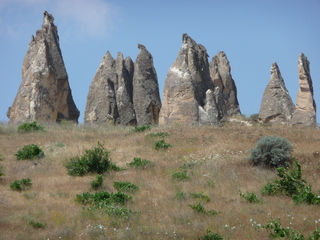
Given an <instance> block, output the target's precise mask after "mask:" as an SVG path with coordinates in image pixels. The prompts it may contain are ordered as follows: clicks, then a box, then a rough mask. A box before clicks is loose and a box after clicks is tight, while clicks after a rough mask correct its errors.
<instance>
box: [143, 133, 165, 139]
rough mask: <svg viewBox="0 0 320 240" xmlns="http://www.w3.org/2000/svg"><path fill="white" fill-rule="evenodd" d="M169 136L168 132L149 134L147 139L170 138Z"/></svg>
mask: <svg viewBox="0 0 320 240" xmlns="http://www.w3.org/2000/svg"><path fill="white" fill-rule="evenodd" d="M168 136H169V133H167V132H157V133H149V134H148V135H147V137H161V138H164V137H168Z"/></svg>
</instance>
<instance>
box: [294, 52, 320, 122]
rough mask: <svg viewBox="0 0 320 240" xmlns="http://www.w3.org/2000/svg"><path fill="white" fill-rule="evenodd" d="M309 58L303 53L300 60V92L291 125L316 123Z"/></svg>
mask: <svg viewBox="0 0 320 240" xmlns="http://www.w3.org/2000/svg"><path fill="white" fill-rule="evenodd" d="M309 64H310V63H309V61H308V59H307V57H306V56H305V55H304V54H303V53H301V54H300V55H299V59H298V74H299V86H300V87H299V90H298V94H297V99H296V107H295V110H294V112H293V115H292V119H291V124H293V125H296V124H301V125H305V126H312V125H315V124H316V123H317V121H316V103H315V100H314V97H313V86H312V79H311V75H310V67H309Z"/></svg>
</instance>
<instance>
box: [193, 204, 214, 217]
mask: <svg viewBox="0 0 320 240" xmlns="http://www.w3.org/2000/svg"><path fill="white" fill-rule="evenodd" d="M189 207H191V208H192V209H193V210H194V211H195V212H197V213H204V214H209V215H217V214H219V213H220V212H217V211H215V210H209V211H206V209H205V207H204V206H203V205H202V204H201V203H195V204H193V205H189Z"/></svg>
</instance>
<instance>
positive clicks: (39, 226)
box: [29, 220, 47, 229]
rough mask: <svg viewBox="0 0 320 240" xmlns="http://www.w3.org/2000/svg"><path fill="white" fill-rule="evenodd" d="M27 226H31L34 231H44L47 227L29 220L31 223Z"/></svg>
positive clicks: (44, 224)
mask: <svg viewBox="0 0 320 240" xmlns="http://www.w3.org/2000/svg"><path fill="white" fill-rule="evenodd" d="M29 225H31V226H32V227H33V228H35V229H40V228H42V229H44V228H46V226H47V224H46V223H41V222H36V221H34V220H31V221H30V222H29Z"/></svg>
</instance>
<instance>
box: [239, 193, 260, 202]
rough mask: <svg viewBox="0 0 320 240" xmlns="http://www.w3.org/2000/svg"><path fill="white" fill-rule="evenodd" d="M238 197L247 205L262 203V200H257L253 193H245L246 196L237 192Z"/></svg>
mask: <svg viewBox="0 0 320 240" xmlns="http://www.w3.org/2000/svg"><path fill="white" fill-rule="evenodd" d="M239 195H240V197H242V198H244V199H245V200H246V201H247V202H249V203H262V202H263V200H262V198H259V197H258V196H257V195H256V194H255V193H251V192H247V193H246V194H244V193H242V192H239Z"/></svg>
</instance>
